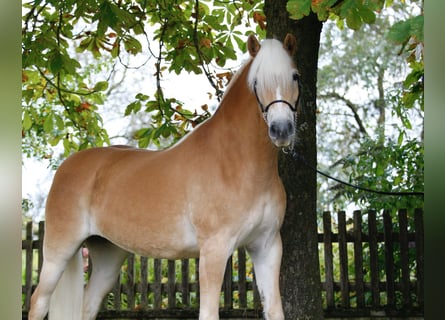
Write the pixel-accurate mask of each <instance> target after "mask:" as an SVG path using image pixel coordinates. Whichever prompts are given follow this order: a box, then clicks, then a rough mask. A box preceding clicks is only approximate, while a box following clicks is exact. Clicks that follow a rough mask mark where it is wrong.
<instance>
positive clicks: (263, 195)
mask: <svg viewBox="0 0 445 320" xmlns="http://www.w3.org/2000/svg"><path fill="white" fill-rule="evenodd" d="M247 48H248V51H249V53H250V56H251V57H250V59H249V60H248V61H246V63H245V64H244V65H243V66H242V67H241V68H240V70H239V71H238V72H237V74H236V75H235V76H234V78H233V79H232V81H231V83H230V84H229V86H228V88H227V90H226V92H225V94H224V96H223V99H222V101H221V104H220V106H219V108H218V110H217V111H216V112H215V114H214V115H213V116H212V117H211V118H210V119H208V120H207V121H205V122H204V123H202V124H201V125H200V126H198V127H197V128H196V129H195V130H193V131H192V132H191V133H190V134H188V135H187V136H186V137H185V138H184V139H183V140H182V141H181V142H180V143H178V144H176V145H175V146H173V147H171V148H168V149H166V150H162V151H148V150H141V149H133V148H130V147H123V146H115V147H104V148H93V149H88V150H84V151H81V152H78V153H75V154H73V155H72V156H70V157H69V158H68V159H67V160H66V161H64V163H63V164H62V165H61V166H60V168H59V169H58V171H57V172H56V175H55V177H54V181H53V184H52V187H51V190H50V192H49V195H48V199H47V204H46V224H45V226H46V230H45V238H44V248H43V252H44V261H43V266H42V271H41V273H40V281H39V284H38V286H37V288H36V290H35V292H34V294H33V296H32V300H31V309H30V312H29V319H31V320H41V319H43V318H44V317H45V315H46V314H47V313H48V311H49V318H50V319H51V320H61V319H63V320H67V319H73V320H74V319H75V320H79V319H83V320H86V319H95V317H96V315H97V313H98V311H99V307H100V305H101V302H102V300H103V298H104V296H105V295H106V294H107V292H109V291H110V290H111V288H112V286H113V284H114V283H115V281H116V278H117V275H118V273H119V270H120V267H121V264H122V263H123V261H124V260H125V258H126V257H127V255H128V252H135V253H138V254H140V255H143V256H150V257H156V258H168V259H179V258H190V257H198V256H199V257H200V260H199V285H200V293H201V295H200V297H201V298H200V306H199V319H201V320H212V319H218V318H219V315H218V312H219V300H220V299H219V297H220V291H221V285H222V281H223V276H224V271H225V266H226V262H227V260H228V258H229V257H230V255H231V254H232V253H233V251H234V250H235V249H236V248H238V247H241V246H242V247H245V248H246V249H247V250H248V252H249V254H250V256H251V259H252V262H253V264H254V269H255V275H256V281H257V284H258V288H259V291H260V294H261V298H262V303H263V310H264V316H265V318H266V319H274V320H278V319H284V315H283V309H282V303H281V297H280V291H279V285H278V279H279V270H280V263H281V255H282V244H281V238H280V227H281V224H282V221H283V218H284V212H285V207H286V194H285V190H284V188H283V185H282V182H281V180H280V178H279V176H278V152H279V150H280V148H281V147H286V146H289V145H290V144H291V143H292V141H293V139H294V136H295V131H296V130H295V117H296V106H297V103H298V97H299V94H300V93H299V84H298V82H299V77H298V73H297V70H296V68H295V66H294V64H293V59H292V56H293V54H294V52H295V49H296V40H295V37H294V36H292V35H290V34H289V35H287V36H286V38H285V40H284V43H281V42H280V41H278V40H274V39H268V40H265V41H263V42H262V43H261V44H260V43H259V42H258V40H257V39H256V38H255V37H254V36H253V35H251V36H250V37H249V38H248V42H247ZM83 243H86V245H87V247H88V249H89V253H90V257H91V261H92V274H91V277H90V279H89V281H88V283H87V285H86V287H85V289H84V280H83V276H82V264H81V258H82V257H81V253H80V252H81V250H80V247H81V246H82V244H83Z"/></svg>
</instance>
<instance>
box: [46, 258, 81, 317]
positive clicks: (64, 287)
mask: <svg viewBox="0 0 445 320" xmlns="http://www.w3.org/2000/svg"><path fill="white" fill-rule="evenodd" d="M83 286H84V279H83V266H82V253H81V251H79V252H78V253H76V254H74V256H73V257H72V258H71V259H70V261H68V264H67V266H66V269H65V271H64V272H63V274H62V277H61V278H60V280H59V282H58V283H57V287H56V289H55V290H54V292H53V294H52V296H51V301H50V304H49V313H48V318H49V320H61V319H63V320H81V319H82V301H83Z"/></svg>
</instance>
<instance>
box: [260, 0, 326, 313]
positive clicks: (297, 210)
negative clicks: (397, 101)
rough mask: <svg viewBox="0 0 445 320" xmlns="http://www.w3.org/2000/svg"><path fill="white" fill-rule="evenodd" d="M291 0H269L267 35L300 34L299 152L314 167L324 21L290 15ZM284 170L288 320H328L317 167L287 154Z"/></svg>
mask: <svg viewBox="0 0 445 320" xmlns="http://www.w3.org/2000/svg"><path fill="white" fill-rule="evenodd" d="M286 3H287V0H265V6H264V12H265V15H266V17H267V37H275V38H277V39H279V40H281V41H282V40H283V39H284V37H285V35H286V34H287V33H292V34H294V35H295V37H296V39H297V52H296V57H294V59H295V61H296V65H297V68H298V70H299V72H300V74H301V81H302V92H301V99H300V101H301V108H300V110H299V112H298V118H297V128H298V129H297V142H296V145H295V151H296V152H297V153H298V154H299V155H300V156H303V157H304V158H305V159H306V161H307V162H309V163H310V164H312V165H313V166H315V165H316V163H317V148H316V112H315V111H316V91H317V88H316V82H317V66H318V49H319V45H320V33H321V29H322V22H320V21H319V20H318V19H317V16H316V15H315V14H313V13H311V14H310V15H309V16H307V17H304V18H303V19H301V20H298V21H295V20H291V19H289V17H288V13H287V11H286ZM279 169H280V175H281V178H282V180H283V183H284V186H285V188H286V192H287V209H286V216H285V219H284V223H283V227H282V229H281V234H282V239H283V260H282V266H281V276H280V286H281V294H282V296H283V308H284V312H285V317H286V319H292V320H296V319H323V308H322V303H321V283H320V266H319V260H318V259H319V257H318V240H317V213H316V201H317V182H316V172H315V171H313V170H311V169H309V168H308V167H306V166H305V165H303V164H302V163H301V162H299V161H297V160H295V159H293V158H292V156H291V155H285V154H282V155H281V156H280V162H279Z"/></svg>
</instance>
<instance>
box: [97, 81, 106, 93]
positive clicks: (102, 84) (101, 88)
mask: <svg viewBox="0 0 445 320" xmlns="http://www.w3.org/2000/svg"><path fill="white" fill-rule="evenodd" d="M107 89H108V81H99V82H98V83H96V85H95V86H94V91H105V90H107Z"/></svg>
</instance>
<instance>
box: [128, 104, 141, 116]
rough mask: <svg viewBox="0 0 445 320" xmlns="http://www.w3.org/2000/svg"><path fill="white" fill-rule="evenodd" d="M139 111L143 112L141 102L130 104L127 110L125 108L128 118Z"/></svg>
mask: <svg viewBox="0 0 445 320" xmlns="http://www.w3.org/2000/svg"><path fill="white" fill-rule="evenodd" d="M139 110H141V102H140V101H134V102H132V103H130V104H129V105H128V106H127V107H126V108H125V113H124V115H125V116H128V115H130V114H132V113H136V112H138V111H139Z"/></svg>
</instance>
